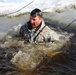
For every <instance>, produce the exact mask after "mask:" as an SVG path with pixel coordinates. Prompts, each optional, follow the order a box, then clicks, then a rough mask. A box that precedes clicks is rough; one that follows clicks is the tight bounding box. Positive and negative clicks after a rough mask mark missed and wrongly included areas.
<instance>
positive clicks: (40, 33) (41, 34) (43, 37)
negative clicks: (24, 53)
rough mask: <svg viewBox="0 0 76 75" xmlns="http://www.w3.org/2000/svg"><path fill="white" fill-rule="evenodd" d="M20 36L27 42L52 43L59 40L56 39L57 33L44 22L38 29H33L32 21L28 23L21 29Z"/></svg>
mask: <svg viewBox="0 0 76 75" xmlns="http://www.w3.org/2000/svg"><path fill="white" fill-rule="evenodd" d="M20 35H21V36H22V37H24V38H25V40H26V41H29V42H37V43H43V42H51V41H53V40H56V39H58V38H56V37H55V35H56V33H55V32H54V31H53V30H51V29H50V28H49V27H48V26H47V25H45V23H44V21H42V23H41V24H40V25H39V26H38V27H37V28H36V29H32V27H31V24H30V21H28V22H27V23H26V24H25V25H23V26H22V27H21V28H20Z"/></svg>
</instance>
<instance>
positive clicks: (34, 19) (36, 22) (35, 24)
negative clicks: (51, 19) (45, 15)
mask: <svg viewBox="0 0 76 75" xmlns="http://www.w3.org/2000/svg"><path fill="white" fill-rule="evenodd" d="M41 21H42V18H41V17H40V16H35V17H32V16H30V22H31V25H32V28H36V27H38V26H39V25H40V23H41Z"/></svg>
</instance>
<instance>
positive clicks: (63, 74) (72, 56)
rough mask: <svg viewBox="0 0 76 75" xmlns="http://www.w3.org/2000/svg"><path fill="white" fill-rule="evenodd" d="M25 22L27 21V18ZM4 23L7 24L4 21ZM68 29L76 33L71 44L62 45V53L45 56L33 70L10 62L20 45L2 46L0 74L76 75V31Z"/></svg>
mask: <svg viewBox="0 0 76 75" xmlns="http://www.w3.org/2000/svg"><path fill="white" fill-rule="evenodd" d="M1 19H2V18H1ZM18 20H19V22H20V21H21V19H18ZM5 21H6V20H5ZM22 21H23V20H22ZM22 21H21V22H22ZM47 21H48V20H47ZM6 22H7V21H6ZM13 22H14V21H13ZM19 22H17V21H16V23H15V24H18V23H19ZM21 22H20V23H21ZM23 22H25V20H24V21H23ZM11 23H12V21H11ZM2 24H4V25H5V23H4V22H3V23H2ZM53 24H54V23H53ZM4 25H3V26H4ZM7 25H10V23H9V22H8V23H7ZM13 25H14V24H13V23H12V25H10V27H8V28H7V29H5V27H3V28H4V31H3V32H6V31H7V30H8V29H9V28H11V27H13ZM67 31H68V32H69V33H71V32H72V33H74V34H75V35H74V36H73V37H72V38H71V39H70V42H71V43H70V45H68V46H67V47H65V46H64V47H62V48H61V50H64V51H63V52H61V53H58V54H55V55H54V56H52V57H48V56H46V57H44V59H43V61H42V62H41V64H40V65H38V66H37V68H36V69H35V70H33V71H30V70H28V71H23V70H20V69H18V68H16V67H15V66H14V65H12V63H11V62H10V60H11V58H12V57H13V53H15V52H18V50H19V47H18V46H10V47H4V48H0V75H76V31H75V30H67ZM0 42H1V43H4V40H1V41H0ZM68 44H69V43H68Z"/></svg>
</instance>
